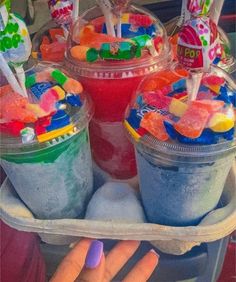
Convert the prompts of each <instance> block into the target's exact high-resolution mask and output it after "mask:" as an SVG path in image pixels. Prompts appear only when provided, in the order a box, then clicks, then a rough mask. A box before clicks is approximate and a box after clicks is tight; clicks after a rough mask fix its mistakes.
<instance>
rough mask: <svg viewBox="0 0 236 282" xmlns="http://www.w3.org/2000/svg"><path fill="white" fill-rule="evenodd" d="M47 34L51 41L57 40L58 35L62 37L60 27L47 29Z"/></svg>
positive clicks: (62, 33)
mask: <svg viewBox="0 0 236 282" xmlns="http://www.w3.org/2000/svg"><path fill="white" fill-rule="evenodd" d="M49 34H50V37H51V39H52V42H56V41H58V40H57V36H58V35H59V36H62V37H64V32H63V29H62V28H51V29H49Z"/></svg>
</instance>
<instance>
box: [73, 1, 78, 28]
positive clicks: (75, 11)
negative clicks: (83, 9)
mask: <svg viewBox="0 0 236 282" xmlns="http://www.w3.org/2000/svg"><path fill="white" fill-rule="evenodd" d="M78 17H79V0H74V2H73V13H72V23H75V21H76V20H77V19H78Z"/></svg>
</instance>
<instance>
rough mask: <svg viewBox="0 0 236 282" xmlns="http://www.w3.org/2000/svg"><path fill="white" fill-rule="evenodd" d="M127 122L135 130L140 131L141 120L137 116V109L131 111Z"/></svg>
mask: <svg viewBox="0 0 236 282" xmlns="http://www.w3.org/2000/svg"><path fill="white" fill-rule="evenodd" d="M127 121H128V123H129V124H130V125H131V126H132V127H133V128H134V129H138V128H139V127H140V123H141V118H140V117H138V116H137V110H136V109H131V111H130V114H129V117H128V118H127Z"/></svg>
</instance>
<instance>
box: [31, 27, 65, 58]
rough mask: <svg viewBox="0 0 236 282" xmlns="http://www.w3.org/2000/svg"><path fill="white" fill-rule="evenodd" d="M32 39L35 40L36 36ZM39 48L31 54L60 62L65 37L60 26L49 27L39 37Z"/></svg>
mask: <svg viewBox="0 0 236 282" xmlns="http://www.w3.org/2000/svg"><path fill="white" fill-rule="evenodd" d="M34 40H37V39H36V38H35V39H34ZM40 40H41V43H40V46H39V50H37V51H33V52H32V56H33V57H34V58H35V59H36V58H37V59H39V60H41V59H42V60H43V61H51V62H57V63H58V62H61V61H63V59H64V54H65V50H66V39H65V37H64V31H63V29H62V28H60V27H58V28H50V29H49V30H47V32H45V34H44V35H43V36H42V39H41V38H40Z"/></svg>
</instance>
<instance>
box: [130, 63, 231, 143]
mask: <svg viewBox="0 0 236 282" xmlns="http://www.w3.org/2000/svg"><path fill="white" fill-rule="evenodd" d="M187 77H188V72H187V71H186V70H184V69H181V68H179V69H178V68H176V69H175V71H171V70H165V71H161V72H159V73H156V74H154V75H152V76H151V77H149V78H148V79H146V80H145V81H144V82H143V83H142V85H141V88H140V89H139V94H138V96H137V97H136V101H135V103H134V105H132V106H131V108H130V111H129V113H128V117H127V118H126V120H125V126H126V128H127V129H128V131H129V132H130V134H131V135H132V136H133V138H134V139H136V141H139V140H140V138H141V137H142V136H144V135H146V134H151V135H153V136H154V137H155V138H156V139H157V140H160V141H168V140H169V141H170V140H175V141H177V142H180V143H187V144H202V145H203V144H205V145H209V144H215V143H218V142H220V141H222V140H224V139H225V140H232V139H233V138H234V135H235V116H236V115H235V113H236V90H235V89H236V85H234V86H233V87H234V88H232V85H231V83H229V82H228V81H227V80H225V78H224V77H221V76H220V75H218V74H216V73H211V74H204V76H203V78H202V81H201V85H200V89H199V92H198V95H197V99H196V100H194V101H190V102H188V99H187V91H186V79H187Z"/></svg>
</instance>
